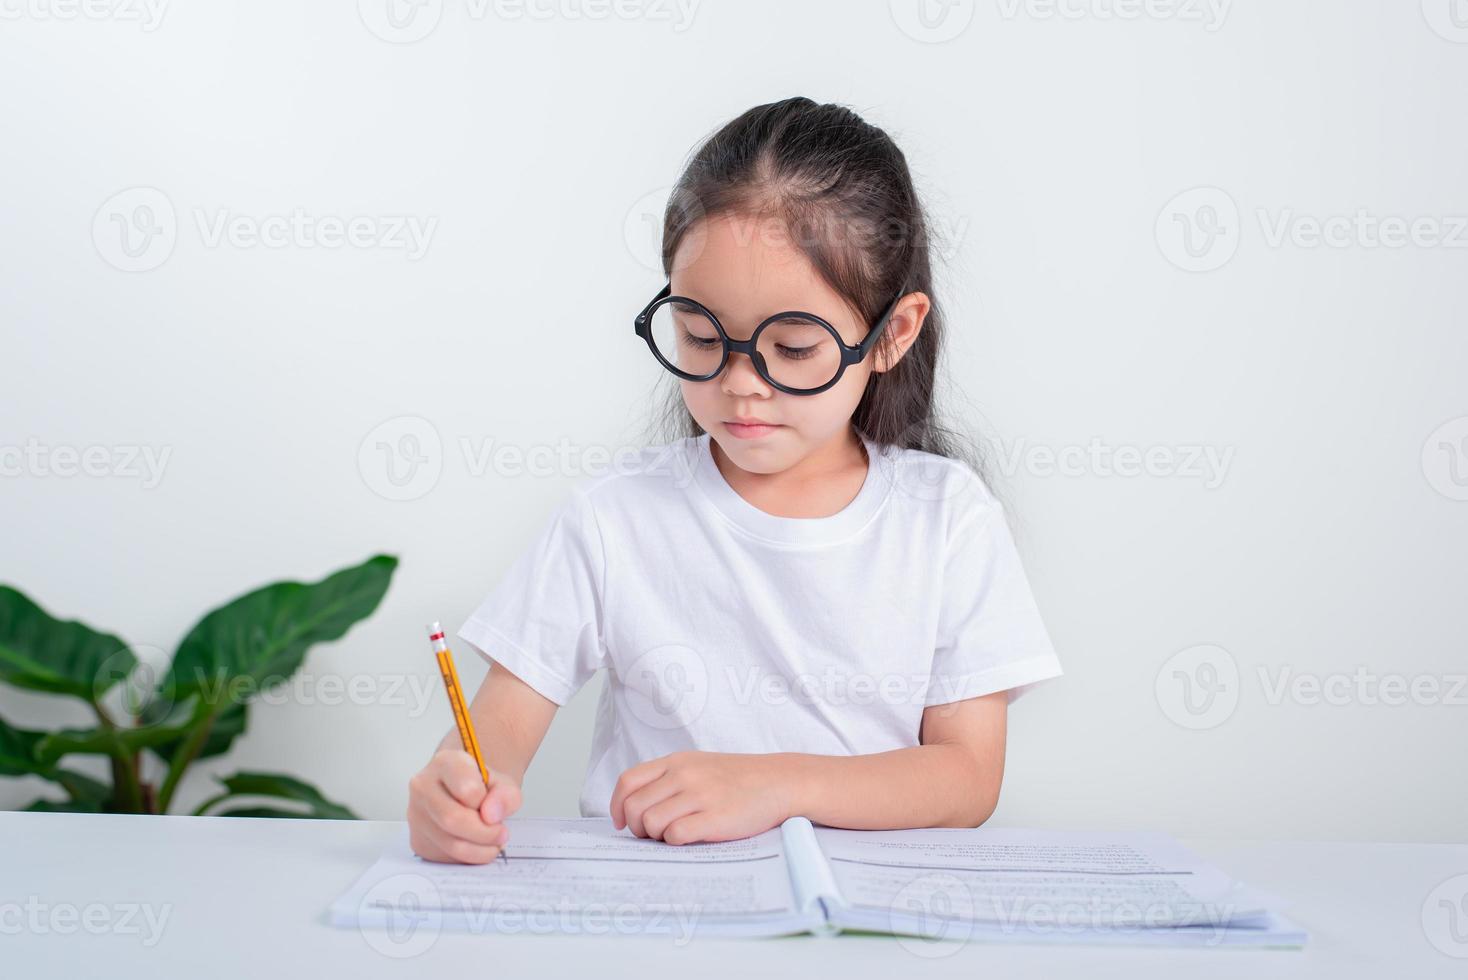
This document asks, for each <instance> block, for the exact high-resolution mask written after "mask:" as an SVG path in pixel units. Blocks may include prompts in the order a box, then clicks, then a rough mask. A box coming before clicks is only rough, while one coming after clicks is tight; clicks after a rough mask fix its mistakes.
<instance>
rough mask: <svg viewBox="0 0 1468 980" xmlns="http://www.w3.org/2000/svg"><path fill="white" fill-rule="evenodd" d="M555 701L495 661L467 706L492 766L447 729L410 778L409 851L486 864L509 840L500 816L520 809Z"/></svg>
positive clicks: (454, 731) (453, 730)
mask: <svg viewBox="0 0 1468 980" xmlns="http://www.w3.org/2000/svg"><path fill="white" fill-rule="evenodd" d="M555 713H556V704H555V702H554V701H550V700H548V699H546V698H545V697H543V696H541V695H540V694H539V693H537V692H536V691H535V690H534V689H533V688H531V687H530V686H529V685H528V684H526V683H525V682H524V681H522V680H520V678H518V677H516V676H515V675H514V674H512V673H510V672H509V671H508V670H505V669H504V668H503V667H501V666H500V665H499V664H498V663H492V664H491V665H490V670H489V674H488V676H486V677H485V678H484V683H483V684H481V685H480V686H479V691H478V692H477V693H476V694H475V695H474V700H473V702H472V703H471V704H470V705H469V715H470V717H471V718H472V719H473V722H474V733H475V735H477V736H478V738H479V748H480V751H481V752H482V753H483V754H484V762H485V765H486V766H487V767H488V768H489V786H488V787H486V786H485V785H484V780H483V778H482V777H481V776H480V773H479V766H478V765H476V764H475V762H474V758H473V756H471V755H470V754H469V753H468V752H465V751H464V747H463V745H462V744H461V743H460V741H459V733H458V730H457V728H451V729H449V732H448V734H447V735H445V736H444V738H443V741H441V742H440V743H439V747H438V751H437V752H435V753H434V756H433V758H432V759H430V760H429V761H428V765H426V766H424V767H423V768H422V769H421V770H419V771H418V773H417V774H415V775H414V776H413V778H412V779H410V780H408V814H407V816H408V831H409V834H408V836H409V842H410V843H411V845H412V848H413V851H414V853H416V854H418V855H419V856H420V857H422V858H424V859H426V860H429V861H453V862H459V863H463V864H484V863H487V862H489V861H493V860H494V859H495V858H496V857H497V856H499V852H500V850H501V848H503V847H504V845H505V842H506V841H507V840H508V839H509V828H508V827H506V826H505V824H504V820H505V818H506V817H508V816H510V815H511V814H512V813H514V812H515V811H516V810H518V809H519V808H520V783H521V781H522V780H523V779H524V778H525V770H526V769H527V768H529V766H530V760H531V759H532V758H533V757H534V756H535V750H536V749H538V748H539V747H540V742H541V740H542V739H543V738H545V733H546V730H547V729H549V728H550V723H551V719H552V718H553V717H555Z"/></svg>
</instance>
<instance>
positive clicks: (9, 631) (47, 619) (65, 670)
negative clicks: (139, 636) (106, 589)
mask: <svg viewBox="0 0 1468 980" xmlns="http://www.w3.org/2000/svg"><path fill="white" fill-rule="evenodd" d="M136 663H137V660H136V658H134V657H133V654H132V651H131V650H129V649H128V646H127V644H126V643H123V642H122V640H120V639H118V638H117V637H115V636H113V635H111V634H110V633H99V632H97V631H96V630H94V629H92V628H91V627H89V626H86V625H84V624H82V623H79V622H76V621H74V620H60V619H55V618H53V617H52V616H51V615H49V614H48V613H47V612H46V611H45V610H44V609H42V608H41V607H40V606H38V605H36V604H35V603H34V602H32V601H31V600H30V599H28V598H27V597H26V596H25V595H24V594H23V593H21V592H20V591H18V590H16V589H13V588H11V587H10V586H8V585H0V680H4V681H6V682H7V683H10V684H13V685H15V686H16V687H23V688H28V689H30V690H32V691H46V692H49V693H52V694H70V695H72V696H73V697H78V698H82V699H83V700H85V701H95V700H96V699H99V698H100V697H101V696H102V695H103V694H105V693H106V692H107V690H108V689H109V688H111V687H112V685H113V684H116V683H117V682H118V681H120V680H122V679H123V678H124V677H126V676H127V675H128V673H129V672H130V671H131V670H132V669H133V667H134V665H135V664H136Z"/></svg>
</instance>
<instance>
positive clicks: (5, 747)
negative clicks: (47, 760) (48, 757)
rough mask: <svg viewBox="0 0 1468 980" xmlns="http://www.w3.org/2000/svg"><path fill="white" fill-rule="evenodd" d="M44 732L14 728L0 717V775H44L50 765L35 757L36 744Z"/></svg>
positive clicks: (44, 735)
mask: <svg viewBox="0 0 1468 980" xmlns="http://www.w3.org/2000/svg"><path fill="white" fill-rule="evenodd" d="M46 735H47V733H46V732H32V731H26V730H25V729H21V728H15V727H14V726H12V725H11V724H10V723H9V722H7V721H6V720H5V719H3V718H0V776H30V775H36V776H44V775H46V774H47V772H48V771H49V770H50V766H47V765H45V764H43V763H42V762H41V761H40V760H39V759H38V758H37V757H36V746H37V745H38V744H39V743H40V741H41V739H43V738H45V737H46Z"/></svg>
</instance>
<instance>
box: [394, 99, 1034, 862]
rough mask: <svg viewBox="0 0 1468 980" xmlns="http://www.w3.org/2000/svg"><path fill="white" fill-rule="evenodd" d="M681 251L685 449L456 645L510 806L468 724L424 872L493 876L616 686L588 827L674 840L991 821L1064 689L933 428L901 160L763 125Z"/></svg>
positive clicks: (683, 189) (735, 157)
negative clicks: (1040, 722)
mask: <svg viewBox="0 0 1468 980" xmlns="http://www.w3.org/2000/svg"><path fill="white" fill-rule="evenodd" d="M662 254H663V266H664V270H665V272H666V273H667V275H668V279H669V282H668V285H667V287H665V288H664V289H663V290H662V291H661V292H660V293H659V294H658V295H657V297H656V298H655V299H654V300H653V301H652V302H651V303H649V305H648V307H646V308H645V309H644V310H643V311H642V312H641V313H640V314H639V315H638V317H637V318H636V330H637V335H638V337H640V338H641V339H640V340H636V342H637V343H639V344H643V343H645V344H646V345H647V347H648V348H649V350H650V351H651V352H652V355H653V356H654V357H655V358H656V359H657V362H658V363H660V364H661V365H662V366H663V368H665V369H667V370H668V371H670V372H672V373H673V374H674V375H675V376H677V378H678V379H679V386H680V389H681V392H680V393H681V396H682V405H681V406H677V408H678V411H680V412H685V411H686V415H685V416H684V418H685V422H686V426H685V430H684V431H686V432H687V433H688V435H686V436H684V437H683V438H680V439H675V440H673V441H671V442H669V443H668V444H666V445H661V446H655V447H652V448H648V449H644V450H641V451H640V453H639V454H638V455H637V456H636V457H635V460H633V461H632V462H633V465H618V466H617V467H615V468H614V469H613V471H612V472H610V473H607V474H605V475H599V476H596V477H592V478H588V479H585V480H583V481H582V483H580V484H579V485H578V487H577V489H576V490H575V492H574V493H573V494H572V495H571V498H570V499H569V500H568V501H566V502H565V503H564V504H562V505H561V506H560V507H559V509H558V510H557V511H556V512H555V513H554V515H553V516H552V518H551V519H550V520H549V522H548V523H547V524H546V526H545V527H544V528H543V529H542V531H541V533H540V536H539V538H538V540H536V542H535V543H534V544H533V545H532V546H531V548H530V549H529V550H528V551H527V552H526V553H525V554H524V555H522V556H521V557H520V558H519V559H518V561H517V562H516V563H515V564H514V565H513V566H512V567H511V568H510V570H509V572H508V573H507V574H506V576H505V578H504V579H503V580H502V581H501V582H500V584H499V585H498V587H497V588H496V589H495V590H494V591H492V592H491V593H490V594H489V596H488V597H487V598H486V599H485V600H484V602H483V604H482V605H480V606H479V608H478V609H477V610H476V611H475V612H474V614H473V615H472V616H471V617H470V619H469V621H468V622H467V623H466V624H465V625H464V627H463V629H462V630H460V631H459V636H460V637H462V638H463V639H464V640H466V641H467V642H468V643H470V644H471V645H473V647H475V648H476V649H477V650H479V651H480V652H481V653H482V654H483V655H484V656H485V657H486V658H487V659H488V660H489V662H490V671H489V674H488V676H487V677H486V678H485V681H484V684H483V686H481V687H480V689H479V691H478V693H477V694H476V696H475V698H474V700H473V704H472V705H471V708H470V710H471V714H472V715H473V719H474V724H475V726H476V728H477V730H478V733H479V738H480V741H481V743H482V747H483V749H484V751H485V755H486V758H487V759H488V761H489V763H490V764H491V766H492V769H493V771H492V773H491V785H490V787H489V788H488V789H486V787H485V786H484V783H483V781H482V780H481V779H480V776H479V771H478V768H477V766H476V765H475V764H474V762H473V761H472V759H471V758H470V756H469V755H467V754H466V753H464V752H463V751H461V750H460V748H459V747H458V737H457V735H456V733H454V732H453V731H450V732H449V734H448V735H446V736H445V738H444V741H443V743H442V745H441V746H440V749H439V751H438V753H437V754H436V755H435V756H434V757H433V759H432V760H431V761H430V762H429V764H428V765H427V766H426V767H425V768H424V769H423V770H422V771H421V772H419V773H417V774H416V775H415V776H414V777H413V778H412V780H411V782H410V787H409V789H410V800H409V805H408V822H409V825H410V831H411V840H412V846H413V849H414V850H415V851H416V852H417V853H418V854H419V855H421V856H422V857H424V858H427V859H429V860H434V861H457V862H465V863H476V864H477V863H483V862H488V861H491V860H493V859H494V858H495V856H496V855H497V854H498V853H499V850H500V848H501V847H503V846H504V845H505V843H506V840H507V838H508V830H507V828H506V825H505V822H504V821H505V818H506V817H508V816H509V815H510V814H512V813H514V812H515V810H516V809H517V808H518V807H519V805H520V789H519V786H520V782H521V780H522V778H523V776H524V773H525V770H526V768H527V767H528V766H529V764H530V760H531V758H532V757H533V756H534V754H535V750H536V748H537V747H538V746H539V744H540V741H541V739H542V737H543V736H544V735H545V732H546V729H547V728H548V727H549V725H550V722H551V718H552V716H553V715H554V714H555V711H556V708H557V707H558V706H560V705H562V704H565V703H566V701H567V700H569V699H570V698H571V696H572V695H574V694H575V693H576V691H577V690H579V689H580V688H581V686H582V685H583V684H585V683H586V681H587V680H588V679H589V678H590V677H591V676H592V675H593V674H594V673H595V672H596V671H597V670H599V669H601V668H606V670H607V682H606V686H605V687H604V689H603V691H602V695H601V701H600V704H599V705H598V708H597V717H596V729H595V735H594V740H593V745H592V751H591V757H590V764H589V766H588V768H587V773H586V779H585V783H584V785H583V788H582V793H581V813H582V814H583V815H585V816H592V815H597V816H610V818H611V820H612V823H613V824H614V825H615V826H616V827H617V828H618V829H622V828H623V827H626V828H630V830H631V832H632V833H634V834H636V835H637V836H639V837H650V838H657V839H660V840H663V841H666V842H668V843H671V844H684V843H688V842H691V841H722V840H731V839H735V838H740V837H746V836H750V835H753V834H757V833H760V832H762V831H765V830H769V829H770V828H773V827H776V826H778V825H779V824H780V823H781V822H782V821H783V820H784V819H785V818H787V817H790V816H792V815H796V814H800V815H804V816H806V817H808V818H809V819H810V820H811V821H812V822H815V823H819V824H825V825H827V826H832V827H848V828H858V829H895V828H908V827H974V826H978V825H979V824H982V823H983V822H984V821H985V820H987V819H988V817H989V815H990V814H991V813H992V812H993V810H994V806H995V804H996V802H997V801H998V798H999V785H1000V781H1001V779H1002V777H1003V771H1004V742H1005V722H1006V711H1007V709H1008V704H1009V702H1010V701H1011V700H1013V698H1014V697H1016V696H1017V695H1018V694H1019V693H1021V692H1022V691H1023V690H1024V689H1026V688H1027V687H1029V686H1031V685H1033V684H1035V683H1036V682H1038V681H1041V680H1044V679H1046V678H1051V677H1055V676H1058V675H1059V674H1060V672H1061V671H1060V665H1059V663H1058V662H1057V660H1056V657H1055V654H1054V651H1053V650H1052V648H1051V644H1050V640H1049V637H1048V635H1047V633H1046V630H1045V627H1044V625H1043V624H1042V622H1041V620H1040V617H1039V614H1038V613H1037V611H1036V608H1035V603H1034V600H1033V598H1032V597H1031V595H1030V590H1029V586H1028V583H1027V581H1026V578H1025V574H1024V571H1023V569H1022V567H1021V565H1020V561H1019V557H1018V555H1017V553H1016V551H1015V547H1014V543H1013V541H1012V539H1011V537H1010V533H1009V530H1008V526H1007V524H1006V522H1005V517H1004V514H1003V512H1002V509H1001V507H1000V505H999V504H998V502H997V501H996V500H995V498H994V497H993V496H992V495H991V494H990V492H989V491H988V490H987V488H986V487H985V485H984V483H983V481H982V480H981V479H980V477H979V476H978V474H977V472H976V470H975V469H974V468H973V467H971V466H970V465H968V464H967V463H965V462H963V461H962V460H961V459H959V458H957V457H958V452H957V450H955V449H954V448H953V446H952V443H951V440H950V438H949V437H948V435H947V434H946V433H945V432H944V431H943V430H942V429H941V428H940V427H939V426H938V424H937V422H936V420H935V409H934V405H933V390H934V379H935V374H936V371H937V368H938V362H939V354H940V350H941V346H942V335H941V330H940V320H939V316H938V311H937V307H936V304H935V301H934V299H933V296H932V286H931V278H932V276H931V270H930V258H929V249H928V242H927V234H926V222H925V220H924V215H923V212H922V209H921V206H920V205H919V203H918V200H917V197H916V194H915V192H914V190H913V184H912V178H911V176H910V174H909V172H908V168H907V163H906V160H905V159H904V157H903V155H902V152H901V151H900V150H899V149H898V148H897V147H896V146H895V145H894V144H893V142H892V141H891V139H890V138H888V136H887V135H886V134H885V133H884V132H882V131H881V130H879V129H877V128H875V127H873V126H871V125H869V124H867V123H866V122H864V121H863V120H861V119H860V118H859V117H858V116H856V115H855V114H854V113H852V112H851V111H849V110H848V109H846V108H843V107H840V106H835V105H818V104H816V103H814V102H812V101H811V100H809V99H804V98H793V99H787V100H784V101H782V102H777V103H773V104H770V105H762V106H757V107H755V108H753V109H751V110H749V111H748V112H746V113H744V114H743V115H742V116H740V117H739V118H737V119H735V120H734V121H733V122H731V123H729V124H728V125H727V126H725V127H724V128H723V129H722V130H720V131H719V132H718V133H716V134H715V135H714V136H713V137H711V138H710V139H709V140H708V141H707V142H705V143H704V145H703V146H702V147H701V149H700V150H699V152H698V153H697V154H696V156H695V157H694V158H693V159H692V161H691V162H690V163H689V165H688V168H687V170H686V172H685V173H684V174H683V176H682V177H681V179H680V180H679V182H678V185H677V187H676V189H675V191H674V193H673V195H672V198H671V201H670V204H669V206H668V210H667V213H666V215H665V220H664V229H663V252H662ZM634 339H635V338H633V337H630V336H629V338H628V340H629V342H631V341H633V340H634ZM624 462H625V461H624Z"/></svg>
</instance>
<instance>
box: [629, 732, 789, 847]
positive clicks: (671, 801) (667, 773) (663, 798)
mask: <svg viewBox="0 0 1468 980" xmlns="http://www.w3.org/2000/svg"><path fill="white" fill-rule="evenodd" d="M610 810H611V817H612V826H614V827H616V828H617V829H618V830H621V829H622V828H623V827H630V828H631V829H632V833H634V834H636V835H637V836H638V837H651V838H655V839H657V840H661V841H665V842H667V843H669V844H689V843H693V842H695V841H723V840H738V839H740V838H743V837H752V836H754V835H755V834H760V833H764V832H765V831H766V830H770V829H771V828H773V827H778V826H780V824H781V823H782V822H784V820H785V818H786V817H788V816H790V790H789V783H788V781H787V776H786V768H785V767H784V766H782V765H781V764H780V762H779V757H778V756H773V755H757V754H741V753H727V752H674V753H673V754H672V755H665V756H663V757H661V758H658V759H653V760H651V761H649V762H644V763H642V764H641V765H636V766H633V767H632V768H631V769H628V770H627V771H626V772H624V773H622V775H621V778H619V779H618V780H617V787H616V790H615V791H614V792H613V793H612V802H611V807H610Z"/></svg>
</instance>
